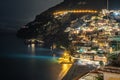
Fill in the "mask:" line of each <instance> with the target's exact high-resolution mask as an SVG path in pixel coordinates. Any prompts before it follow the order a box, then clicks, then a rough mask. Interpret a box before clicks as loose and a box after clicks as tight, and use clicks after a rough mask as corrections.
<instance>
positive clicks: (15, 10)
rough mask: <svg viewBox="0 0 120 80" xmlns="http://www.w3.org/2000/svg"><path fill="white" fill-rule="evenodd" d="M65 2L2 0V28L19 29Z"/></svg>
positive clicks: (0, 14) (0, 3) (55, 0)
mask: <svg viewBox="0 0 120 80" xmlns="http://www.w3.org/2000/svg"><path fill="white" fill-rule="evenodd" d="M62 1H63V0H0V28H6V29H9V28H10V29H19V28H20V26H22V25H24V24H26V23H28V22H29V21H32V20H34V18H35V16H36V15H37V14H40V13H41V12H43V11H45V10H47V9H48V8H50V7H52V6H54V5H56V4H58V3H60V2H62Z"/></svg>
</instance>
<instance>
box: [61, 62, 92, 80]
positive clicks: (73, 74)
mask: <svg viewBox="0 0 120 80" xmlns="http://www.w3.org/2000/svg"><path fill="white" fill-rule="evenodd" d="M93 69H94V67H92V66H88V65H77V64H74V63H73V65H72V66H71V68H70V69H69V70H68V72H67V74H66V75H65V76H64V77H63V78H62V80H78V79H79V78H80V77H82V76H83V75H84V74H86V73H88V72H90V71H91V70H93Z"/></svg>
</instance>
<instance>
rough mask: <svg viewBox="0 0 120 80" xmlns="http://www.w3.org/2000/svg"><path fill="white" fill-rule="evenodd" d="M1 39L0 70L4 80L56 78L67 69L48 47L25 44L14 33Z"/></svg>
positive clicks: (51, 79) (44, 79)
mask: <svg viewBox="0 0 120 80" xmlns="http://www.w3.org/2000/svg"><path fill="white" fill-rule="evenodd" d="M2 39H3V40H1V41H0V44H1V46H0V48H1V54H0V58H1V60H0V61H1V66H0V67H1V68H0V71H1V73H2V76H3V78H5V79H4V80H8V79H10V80H18V79H20V80H57V79H58V77H59V75H61V74H62V73H65V72H64V71H65V70H67V68H66V67H67V66H66V67H65V65H62V64H58V63H57V59H58V57H57V56H53V55H52V52H51V50H50V49H45V48H41V47H36V45H34V44H32V45H25V44H24V42H23V40H21V39H18V38H16V37H15V35H9V36H2ZM13 43H14V44H13ZM63 66H64V67H63ZM4 76H5V77H4ZM62 76H63V75H62ZM62 76H60V77H59V79H58V80H60V78H61V77H62ZM7 77H8V79H6V78H7Z"/></svg>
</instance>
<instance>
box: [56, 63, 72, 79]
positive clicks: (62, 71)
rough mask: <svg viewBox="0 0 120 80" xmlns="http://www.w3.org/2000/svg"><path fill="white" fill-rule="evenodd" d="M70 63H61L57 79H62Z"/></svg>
mask: <svg viewBox="0 0 120 80" xmlns="http://www.w3.org/2000/svg"><path fill="white" fill-rule="evenodd" d="M71 65H72V64H62V69H61V72H60V74H59V76H58V80H62V78H63V77H64V76H65V75H66V74H67V72H68V70H69V69H70V67H71Z"/></svg>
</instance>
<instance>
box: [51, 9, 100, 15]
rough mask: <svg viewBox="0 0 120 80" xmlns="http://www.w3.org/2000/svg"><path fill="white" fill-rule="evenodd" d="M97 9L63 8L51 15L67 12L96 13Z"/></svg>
mask: <svg viewBox="0 0 120 80" xmlns="http://www.w3.org/2000/svg"><path fill="white" fill-rule="evenodd" d="M97 12H98V11H97V10H63V11H57V12H54V13H53V15H54V16H55V15H64V14H67V13H97Z"/></svg>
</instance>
